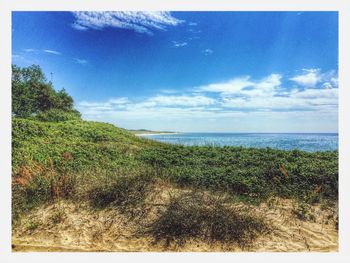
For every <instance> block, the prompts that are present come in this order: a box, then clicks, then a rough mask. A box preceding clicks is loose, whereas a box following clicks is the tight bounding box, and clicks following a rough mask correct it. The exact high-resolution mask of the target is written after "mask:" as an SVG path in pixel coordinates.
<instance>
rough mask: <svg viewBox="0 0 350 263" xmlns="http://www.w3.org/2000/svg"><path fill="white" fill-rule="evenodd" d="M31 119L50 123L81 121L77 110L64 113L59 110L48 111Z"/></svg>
mask: <svg viewBox="0 0 350 263" xmlns="http://www.w3.org/2000/svg"><path fill="white" fill-rule="evenodd" d="M31 119H34V120H38V121H51V122H60V121H72V120H81V114H80V112H79V111H77V110H70V111H64V110H60V109H49V110H46V111H41V112H39V113H38V114H36V115H35V116H33V117H31Z"/></svg>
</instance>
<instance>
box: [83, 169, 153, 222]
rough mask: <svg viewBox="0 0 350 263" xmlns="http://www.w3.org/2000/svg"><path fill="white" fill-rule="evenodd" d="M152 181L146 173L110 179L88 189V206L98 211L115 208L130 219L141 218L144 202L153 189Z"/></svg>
mask: <svg viewBox="0 0 350 263" xmlns="http://www.w3.org/2000/svg"><path fill="white" fill-rule="evenodd" d="M154 179H155V178H154V177H153V176H151V175H150V174H147V173H145V174H141V175H131V176H125V175H122V176H116V177H112V178H110V179H109V180H107V181H106V182H102V183H101V184H99V185H97V186H94V187H92V188H91V189H90V191H89V194H88V196H89V199H90V204H91V205H92V207H94V208H98V209H102V208H106V207H108V206H110V207H115V208H117V209H118V210H119V211H121V212H122V213H124V214H126V215H128V216H130V217H131V218H135V217H138V216H141V215H143V214H144V213H145V212H146V208H145V201H146V198H147V196H148V195H149V194H150V192H151V191H152V189H153V186H154V184H153V183H154Z"/></svg>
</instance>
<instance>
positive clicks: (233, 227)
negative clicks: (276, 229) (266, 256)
mask: <svg viewBox="0 0 350 263" xmlns="http://www.w3.org/2000/svg"><path fill="white" fill-rule="evenodd" d="M268 230H269V228H268V227H267V225H266V224H265V223H264V221H263V220H262V219H261V218H258V217H256V216H253V215H250V214H248V213H247V212H244V211H242V210H240V209H238V208H234V207H230V206H229V205H227V204H225V200H224V199H223V198H219V197H213V196H205V194H204V193H201V192H196V191H194V192H190V193H185V194H182V195H180V196H177V197H171V198H170V202H169V204H168V205H167V206H166V207H165V209H164V211H163V212H162V213H161V214H160V216H159V217H158V218H157V219H156V220H155V221H154V222H152V223H151V224H149V225H148V226H147V228H146V232H147V233H148V234H151V235H152V236H153V237H154V239H155V242H161V241H163V242H165V245H166V246H168V245H170V244H171V243H173V242H175V243H176V244H178V245H180V246H181V245H183V244H184V243H185V242H186V240H188V239H189V238H200V239H203V240H205V241H207V242H210V243H211V242H215V241H220V242H223V243H227V244H231V243H235V244H238V245H239V246H240V247H242V248H244V247H246V246H249V244H251V242H252V241H253V240H254V239H255V238H256V237H257V236H258V235H259V234H262V233H265V232H267V231H268Z"/></svg>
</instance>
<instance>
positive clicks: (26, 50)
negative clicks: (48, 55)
mask: <svg viewBox="0 0 350 263" xmlns="http://www.w3.org/2000/svg"><path fill="white" fill-rule="evenodd" d="M23 51H24V52H27V53H31V52H38V51H39V50H38V49H34V48H25V49H23Z"/></svg>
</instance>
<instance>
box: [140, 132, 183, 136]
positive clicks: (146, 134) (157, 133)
mask: <svg viewBox="0 0 350 263" xmlns="http://www.w3.org/2000/svg"><path fill="white" fill-rule="evenodd" d="M173 134H180V132H152V133H135V135H136V136H153V135H173Z"/></svg>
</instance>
